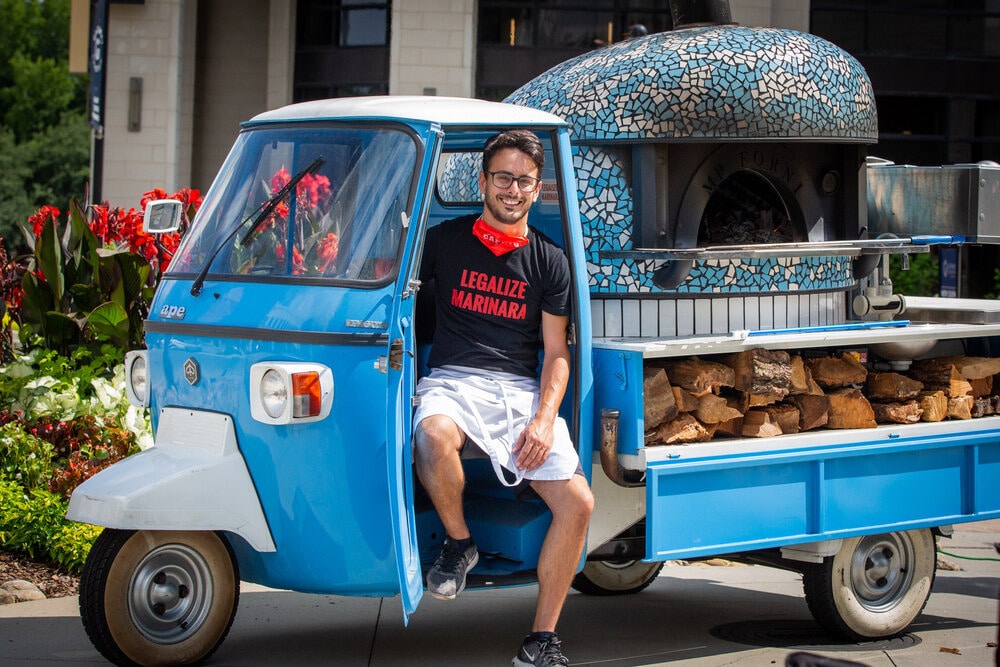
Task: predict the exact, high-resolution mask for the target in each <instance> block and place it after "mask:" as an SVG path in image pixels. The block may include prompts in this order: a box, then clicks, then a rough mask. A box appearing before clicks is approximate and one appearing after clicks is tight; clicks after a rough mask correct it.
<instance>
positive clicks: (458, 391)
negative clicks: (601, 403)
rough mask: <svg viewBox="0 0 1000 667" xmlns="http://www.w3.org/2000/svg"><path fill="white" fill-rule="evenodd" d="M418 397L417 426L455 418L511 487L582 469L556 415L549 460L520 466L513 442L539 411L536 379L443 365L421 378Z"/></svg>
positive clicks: (498, 475)
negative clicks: (435, 418)
mask: <svg viewBox="0 0 1000 667" xmlns="http://www.w3.org/2000/svg"><path fill="white" fill-rule="evenodd" d="M417 396H419V398H420V403H419V405H418V406H417V409H416V412H415V414H414V415H413V423H414V425H416V424H419V423H420V422H421V421H422V420H423V419H425V418H427V417H430V416H433V415H444V416H446V417H450V418H451V419H452V420H453V421H454V422H455V423H456V424H457V425H458V427H459V428H460V429H462V431H463V432H464V433H465V435H466V436H467V437H468V438H469V440H471V441H472V442H474V443H476V445H478V446H479V448H480V449H482V450H483V452H485V453H486V454H487V455H488V456H489V457H490V460H491V461H492V462H493V469H494V470H495V471H496V473H497V477H498V478H499V479H500V481H501V482H502V483H503V484H504V485H506V486H516V485H517V484H519V483H520V482H521V480H523V479H528V480H558V479H571V478H572V477H573V475H574V474H575V473H576V472H577V471H578V470H579V468H580V458H579V456H577V453H576V447H574V445H573V441H572V439H571V438H570V435H569V428H567V426H566V421H565V420H564V419H563V418H562V417H558V418H557V419H556V423H555V425H554V427H553V433H554V435H553V442H552V450H551V451H550V452H549V456H548V458H547V459H546V460H545V462H544V463H542V465H540V466H538V467H537V468H535V469H534V470H522V469H520V468H518V467H517V464H516V462H515V457H514V452H513V450H514V445H515V444H517V438H518V436H519V435H520V434H521V431H523V430H524V427H525V426H527V425H528V422H529V421H530V420H531V418H532V417H533V416H534V415H535V411H536V410H537V409H538V400H539V389H538V384H537V382H536V381H535V380H533V379H531V378H525V377H521V376H518V375H512V374H510V373H500V372H496V371H482V370H479V369H474V368H465V367H461V366H444V367H442V368H434V369H432V370H431V372H430V374H429V375H427V376H426V377H423V378H421V379H420V381H419V382H418V383H417ZM504 470H507V471H509V473H510V474H504ZM511 476H513V479H511Z"/></svg>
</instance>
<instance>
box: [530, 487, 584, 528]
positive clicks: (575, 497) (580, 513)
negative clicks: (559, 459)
mask: <svg viewBox="0 0 1000 667" xmlns="http://www.w3.org/2000/svg"><path fill="white" fill-rule="evenodd" d="M536 484H540V485H546V484H560V485H562V486H561V488H560V489H559V492H558V493H554V494H550V493H545V489H544V487H543V488H542V489H537V487H536V489H537V490H538V491H539V492H540V493H539V495H541V496H542V497H543V499H546V501H547V502H546V504H548V505H549V509H550V510H552V513H553V514H554V515H560V516H563V517H565V518H567V519H572V520H574V521H578V522H580V523H581V524H583V525H584V526H585V525H586V524H587V523H588V522H589V521H590V515H591V514H592V513H593V512H594V494H593V493H592V492H591V490H590V485H589V484H587V479H586V478H585V477H584V476H583V475H573V477H572V478H570V479H568V480H566V481H564V482H540V483H536Z"/></svg>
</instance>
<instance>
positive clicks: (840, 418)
mask: <svg viewBox="0 0 1000 667" xmlns="http://www.w3.org/2000/svg"><path fill="white" fill-rule="evenodd" d="M827 398H829V399H830V414H829V419H828V420H827V423H826V425H827V426H828V427H829V428H875V427H876V426H878V424H877V423H876V422H875V411H874V410H872V406H871V404H870V403H869V402H868V399H867V398H865V396H864V394H862V393H861V391H860V390H858V389H853V388H842V389H837V390H835V391H833V392H830V393H829V394H827Z"/></svg>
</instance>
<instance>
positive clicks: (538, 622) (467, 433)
mask: <svg viewBox="0 0 1000 667" xmlns="http://www.w3.org/2000/svg"><path fill="white" fill-rule="evenodd" d="M544 160H545V154H544V150H543V148H542V144H541V142H540V141H539V140H538V137H536V136H535V135H534V134H532V133H531V132H528V131H524V130H515V131H510V132H503V133H500V134H498V135H496V136H494V137H492V138H490V139H489V140H488V141H487V142H486V146H485V148H484V150H483V170H482V172H480V174H479V188H480V190H481V191H482V192H483V195H484V202H483V212H482V215H480V216H467V217H463V218H457V219H455V220H449V221H447V222H443V223H441V224H440V225H438V226H436V227H434V228H432V229H431V230H430V231H429V232H428V234H427V239H426V242H425V246H424V257H423V262H422V264H421V271H420V278H421V280H422V281H424V282H425V283H426V282H427V281H430V280H433V281H434V284H435V291H434V300H435V307H436V310H437V326H436V329H435V332H434V341H433V342H434V345H433V348H432V349H431V355H430V358H429V360H428V366H429V367H430V368H431V372H430V374H429V375H428V376H427V377H424V378H422V379H421V380H420V382H419V384H418V385H417V394H418V395H419V397H420V405H419V407H418V408H417V411H416V414H415V416H414V424H415V427H414V444H415V449H414V452H415V457H414V458H415V460H416V464H417V474H418V476H419V477H420V481H421V483H422V484H423V486H424V488H425V489H426V490H427V493H428V495H429V496H430V498H431V501H432V502H433V503H434V508H435V509H436V510H437V513H438V516H439V517H440V518H441V522H442V524H444V527H445V530H446V532H447V537H446V538H445V541H444V546H443V548H442V551H441V555H440V556H439V557H438V559H437V560H436V561H435V563H434V566H433V567H432V568H431V569H430V571H429V572H428V574H427V589H428V591H429V592H430V593H431V595H433V596H434V597H437V598H439V599H444V600H452V599H454V598H455V597H456V596H457V595H458V594H459V593H461V592H462V590H463V589H464V588H465V580H466V575H467V574H468V573H469V571H470V570H471V569H472V568H473V567H475V565H476V563H477V562H478V561H479V553H478V551H477V549H476V545H475V543H474V541H473V538H472V535H471V534H470V532H469V528H468V526H467V525H466V522H465V517H464V514H463V511H462V490H463V488H464V486H465V475H464V472H463V470H462V463H461V459H460V454H461V451H462V449H463V447H465V446H466V443H467V442H469V443H472V444H473V446H476V447H479V448H480V449H482V450H483V452H485V453H486V454H487V455H488V456H489V457H490V459H491V460H492V462H493V467H494V470H495V471H496V474H497V477H498V478H499V479H500V481H501V482H502V483H503V484H505V485H508V486H514V485H517V484H519V483H521V482H522V480H527V481H528V483H530V485H531V488H532V489H534V491H535V492H536V493H537V494H538V495H539V496H540V497H541V498H542V500H544V501H545V503H546V505H548V507H549V509H550V510H551V512H552V523H551V525H550V526H549V530H548V532H547V534H546V536H545V540H544V542H543V543H542V548H541V553H540V554H539V557H538V600H537V602H536V606H535V618H534V621H533V624H532V628H531V633H530V634H528V635H527V637H525V639H524V641H523V643H522V645H521V648H520V650H519V651H518V653H517V655H516V656H515V658H514V660H513V664H514V665H515V666H520V667H524V666H527V665H566V664H568V661H567V660H566V658H565V657H564V656H563V654H562V651H561V647H560V643H559V640H558V638H557V636H556V632H555V630H556V623H557V621H558V620H559V615H560V613H561V611H562V607H563V603H564V602H565V599H566V595H567V593H568V592H569V587H570V584H571V583H572V580H573V576H574V574H575V572H576V566H577V563H579V560H580V555H581V553H582V551H583V546H584V543H585V540H586V533H587V524H588V523H589V520H590V514H591V512H592V511H593V504H594V498H593V495H592V494H591V492H590V487H589V486H588V485H587V480H586V478H585V477H584V476H583V470H582V469H581V467H580V461H579V458H578V456H577V453H576V448H575V447H574V445H573V442H572V440H571V439H570V435H569V429H568V428H567V426H566V423H565V422H564V421H563V419H562V418H561V417H559V416H558V410H559V404H560V403H561V402H562V399H563V395H564V394H565V392H566V384H567V382H568V380H569V366H570V353H569V345H568V342H567V334H568V332H567V329H568V325H569V308H570V273H569V264H568V261H567V259H566V256H565V254H564V253H563V251H562V249H561V248H560V247H559V246H557V245H556V244H555V243H554V242H553V241H552V240H551V239H549V238H547V237H546V236H545V235H543V234H541V233H540V232H538V231H537V230H535V229H534V228H532V227H529V226H528V211H529V210H530V209H531V206H532V204H534V203H535V200H537V199H538V195H539V192H540V186H541V173H542V167H543V166H544ZM539 351H541V352H542V353H543V356H542V365H541V373H539V372H538V370H537V369H538V354H539Z"/></svg>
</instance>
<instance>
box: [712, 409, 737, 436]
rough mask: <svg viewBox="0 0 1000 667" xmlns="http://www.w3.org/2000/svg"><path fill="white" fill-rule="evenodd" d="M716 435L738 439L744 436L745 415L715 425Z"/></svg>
mask: <svg viewBox="0 0 1000 667" xmlns="http://www.w3.org/2000/svg"><path fill="white" fill-rule="evenodd" d="M715 435H717V436H720V435H721V436H730V437H733V438H738V437H740V436H742V435H743V415H742V414H740V416H739V417H735V418H733V419H728V420H726V421H724V422H719V423H718V424H715Z"/></svg>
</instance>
